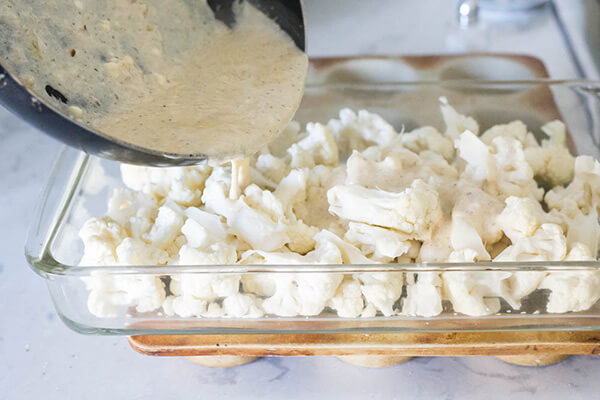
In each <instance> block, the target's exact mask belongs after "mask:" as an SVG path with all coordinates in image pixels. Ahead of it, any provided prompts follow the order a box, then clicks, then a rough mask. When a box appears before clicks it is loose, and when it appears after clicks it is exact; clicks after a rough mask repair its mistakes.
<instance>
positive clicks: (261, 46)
mask: <svg viewBox="0 0 600 400" xmlns="http://www.w3.org/2000/svg"><path fill="white" fill-rule="evenodd" d="M236 21H237V23H236V25H235V27H234V28H233V29H229V28H227V27H226V26H225V25H224V24H222V23H221V22H219V21H218V20H216V19H215V18H214V16H213V12H212V10H210V8H209V7H208V6H207V5H206V4H205V2H203V1H189V0H171V1H164V0H146V1H136V2H130V1H123V0H87V1H86V0H75V1H73V0H45V1H44V0H18V1H16V0H8V1H6V0H5V1H3V2H2V4H0V59H1V60H2V64H3V65H5V66H6V67H7V69H9V71H11V72H12V73H13V74H15V75H16V76H17V77H18V78H19V79H20V80H21V81H22V82H23V83H24V84H25V85H26V86H28V87H29V88H30V89H31V90H33V91H34V92H36V93H38V94H39V95H40V96H41V97H43V98H45V99H48V100H49V101H50V102H51V104H52V105H53V106H55V107H57V108H59V109H60V110H61V111H63V112H64V113H68V114H70V115H71V116H72V117H75V118H77V119H78V120H80V121H81V122H82V123H84V124H86V125H88V126H91V127H93V128H94V129H96V130H98V131H99V132H101V133H102V134H104V135H107V136H110V137H113V138H115V139H118V140H120V141H123V142H126V143H129V144H133V145H136V146H139V147H142V148H147V149H151V150H154V151H157V152H160V153H171V154H186V155H188V154H203V155H208V156H210V157H218V158H228V157H230V158H237V157H241V156H244V155H249V154H252V153H254V152H256V151H257V150H259V149H260V147H262V146H263V145H264V144H266V143H268V142H270V141H271V140H273V139H274V138H275V137H276V136H277V135H279V133H280V132H281V131H282V130H283V128H284V127H285V126H286V125H287V123H288V122H289V121H290V120H291V118H292V117H293V115H294V113H295V112H296V110H297V108H298V106H299V103H300V99H301V97H302V93H303V86H304V79H305V76H306V70H307V58H306V55H305V54H304V53H303V52H302V51H300V50H299V49H298V48H297V47H296V46H295V44H294V43H293V41H292V40H291V38H289V37H288V36H287V34H285V32H283V31H282V30H281V29H280V28H279V27H278V26H277V24H275V23H274V22H273V21H271V20H269V19H268V18H267V17H266V16H265V15H263V14H262V13H261V12H260V11H258V10H256V9H255V8H253V7H252V6H250V5H248V4H244V5H243V6H240V7H239V9H238V10H236ZM49 88H50V89H49Z"/></svg>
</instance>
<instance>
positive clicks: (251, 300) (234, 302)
mask: <svg viewBox="0 0 600 400" xmlns="http://www.w3.org/2000/svg"><path fill="white" fill-rule="evenodd" d="M223 311H224V312H225V315H226V316H228V317H232V318H260V317H262V316H263V315H264V312H263V310H262V309H261V307H260V301H259V300H258V299H257V298H256V296H254V295H251V294H241V293H236V294H232V295H230V296H227V297H226V298H225V299H224V300H223Z"/></svg>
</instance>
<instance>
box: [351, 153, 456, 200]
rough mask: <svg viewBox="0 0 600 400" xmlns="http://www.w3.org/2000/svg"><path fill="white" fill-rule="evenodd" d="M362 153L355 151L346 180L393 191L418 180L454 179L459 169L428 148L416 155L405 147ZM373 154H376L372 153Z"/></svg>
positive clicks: (404, 187) (370, 187)
mask: <svg viewBox="0 0 600 400" xmlns="http://www.w3.org/2000/svg"><path fill="white" fill-rule="evenodd" d="M371 149H374V148H369V149H367V150H365V151H364V152H362V153H359V152H357V151H355V152H354V153H352V155H351V156H350V158H349V159H348V161H347V163H346V170H347V174H348V179H347V183H351V184H357V185H360V186H364V187H366V188H369V189H373V188H377V189H382V190H387V191H391V192H398V191H402V190H404V189H406V188H407V187H409V186H410V185H411V183H412V182H413V181H414V180H416V179H421V180H423V181H427V182H440V181H446V180H455V179H456V178H457V177H458V172H457V171H456V169H455V168H454V167H452V166H450V165H449V164H448V163H447V162H446V160H445V159H444V158H443V157H442V156H440V155H439V154H437V153H434V152H432V151H429V150H425V151H423V152H421V155H420V156H419V155H417V154H415V153H413V152H412V151H410V150H407V149H404V148H401V147H399V148H396V147H394V148H391V149H390V150H386V149H384V150H381V151H379V148H376V149H377V150H378V151H376V152H375V151H374V152H370V151H369V150H371ZM371 153H373V154H371Z"/></svg>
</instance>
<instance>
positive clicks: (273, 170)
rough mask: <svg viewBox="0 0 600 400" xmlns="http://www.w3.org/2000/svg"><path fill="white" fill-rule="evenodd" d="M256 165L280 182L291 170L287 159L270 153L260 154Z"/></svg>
mask: <svg viewBox="0 0 600 400" xmlns="http://www.w3.org/2000/svg"><path fill="white" fill-rule="evenodd" d="M254 165H255V167H256V169H257V170H258V171H259V172H260V173H261V174H263V175H264V176H265V177H267V178H268V179H270V180H271V181H273V182H275V183H279V181H281V180H282V179H283V177H284V176H286V175H287V174H288V172H289V167H288V166H287V164H286V163H285V161H283V160H282V159H281V158H277V157H275V156H274V155H272V154H269V153H263V154H259V155H258V157H257V158H256V163H255V164H254Z"/></svg>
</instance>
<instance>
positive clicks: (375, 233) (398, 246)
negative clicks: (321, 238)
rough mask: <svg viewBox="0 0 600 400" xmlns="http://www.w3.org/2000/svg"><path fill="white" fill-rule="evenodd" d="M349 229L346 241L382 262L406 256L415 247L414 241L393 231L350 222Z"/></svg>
mask: <svg viewBox="0 0 600 400" xmlns="http://www.w3.org/2000/svg"><path fill="white" fill-rule="evenodd" d="M348 227H349V229H348V232H346V235H345V236H344V239H346V240H347V241H348V242H349V243H352V244H354V245H355V246H357V247H358V248H359V249H361V251H362V252H363V254H366V255H367V256H371V258H373V259H374V260H377V261H380V262H390V261H392V260H394V259H395V258H397V257H400V256H401V255H403V254H406V253H407V252H408V251H409V250H410V249H411V247H412V246H413V241H410V240H408V238H407V236H406V235H404V234H402V233H401V232H398V231H395V230H393V229H385V228H380V227H378V226H373V225H368V224H363V223H360V222H350V223H349V224H348Z"/></svg>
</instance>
